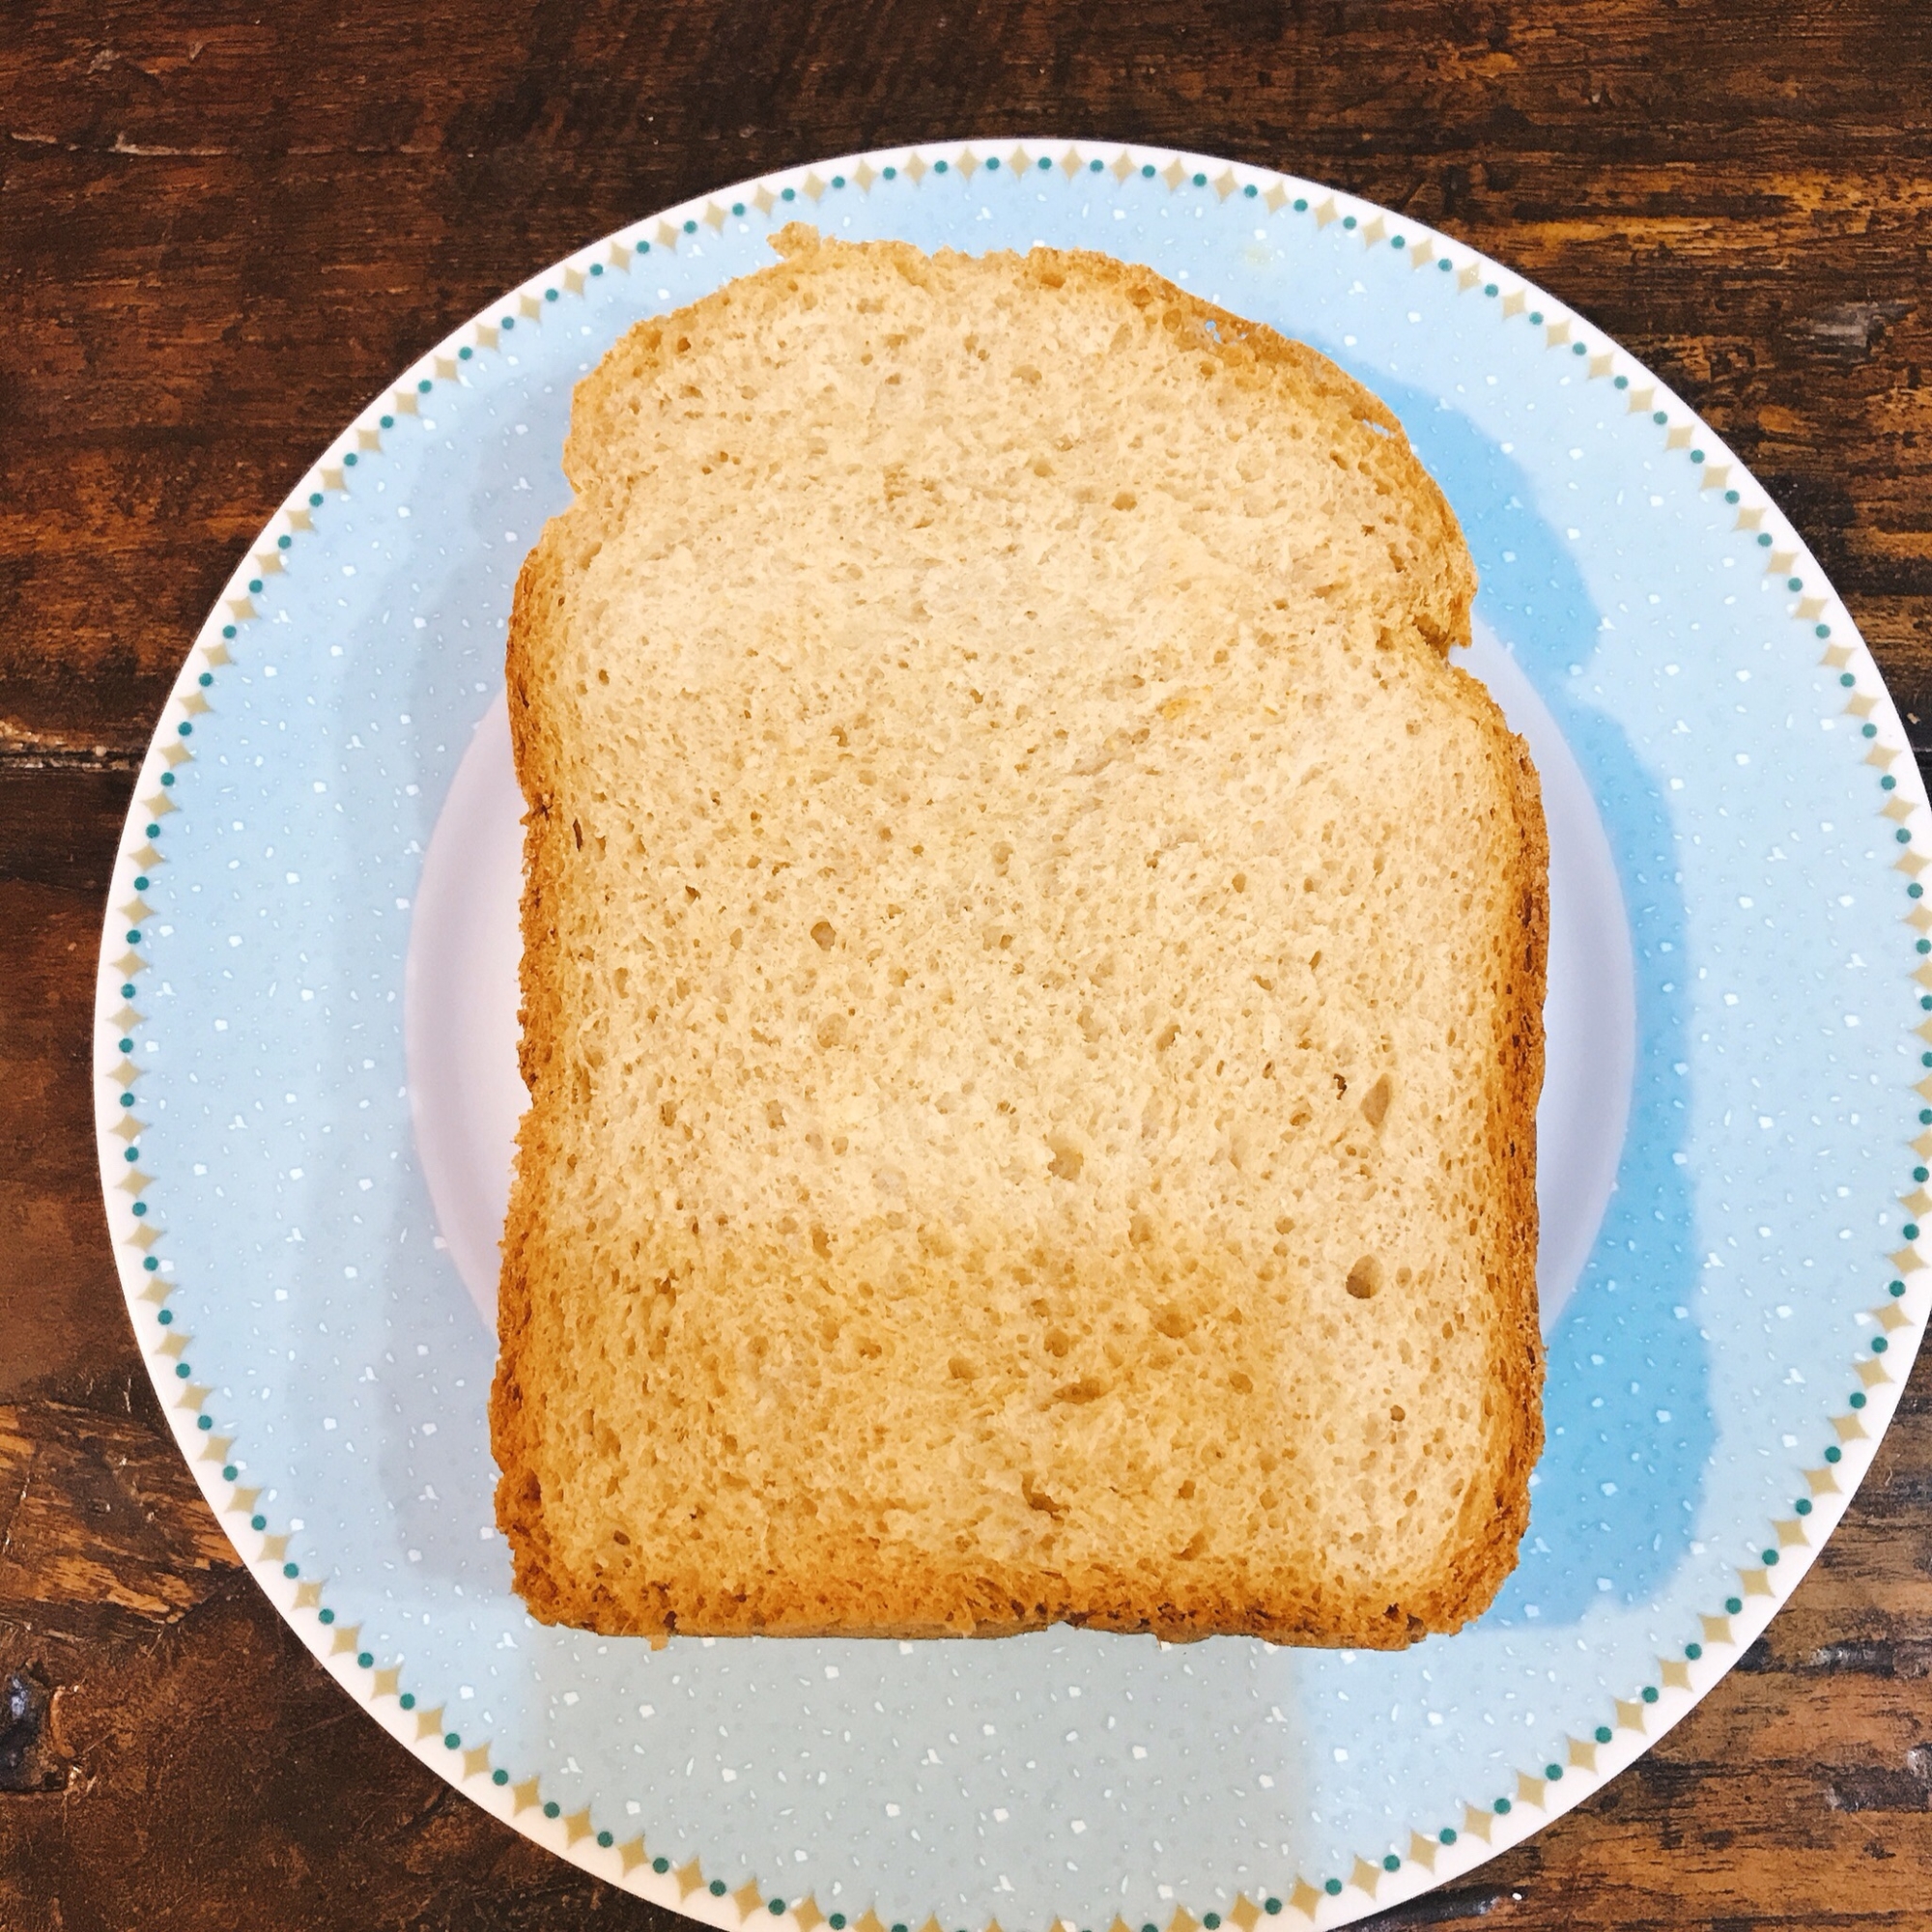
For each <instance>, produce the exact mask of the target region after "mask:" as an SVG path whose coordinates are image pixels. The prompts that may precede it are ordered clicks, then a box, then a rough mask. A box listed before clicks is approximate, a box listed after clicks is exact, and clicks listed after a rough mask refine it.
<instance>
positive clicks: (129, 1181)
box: [121, 1167, 155, 1194]
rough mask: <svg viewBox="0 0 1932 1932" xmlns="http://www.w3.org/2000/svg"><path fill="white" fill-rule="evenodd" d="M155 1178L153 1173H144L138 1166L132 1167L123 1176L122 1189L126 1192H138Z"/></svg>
mask: <svg viewBox="0 0 1932 1932" xmlns="http://www.w3.org/2000/svg"><path fill="white" fill-rule="evenodd" d="M154 1178H155V1177H154V1176H153V1175H152V1174H143V1173H142V1172H141V1170H140V1169H139V1168H138V1167H130V1168H129V1169H128V1172H127V1173H126V1174H124V1175H123V1176H122V1177H121V1191H122V1192H123V1193H124V1194H138V1193H140V1192H141V1190H142V1189H143V1188H144V1187H146V1186H147V1185H148V1184H149V1183H150V1182H151V1181H152V1180H153V1179H154Z"/></svg>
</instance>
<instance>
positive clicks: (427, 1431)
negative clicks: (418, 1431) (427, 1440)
mask: <svg viewBox="0 0 1932 1932" xmlns="http://www.w3.org/2000/svg"><path fill="white" fill-rule="evenodd" d="M423 1434H424V1435H435V1434H436V1424H435V1423H433V1422H425V1423H424V1424H423Z"/></svg>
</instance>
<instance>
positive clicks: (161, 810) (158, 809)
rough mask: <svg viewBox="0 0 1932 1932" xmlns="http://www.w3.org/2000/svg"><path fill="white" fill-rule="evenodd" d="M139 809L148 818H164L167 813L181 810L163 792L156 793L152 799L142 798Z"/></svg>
mask: <svg viewBox="0 0 1932 1932" xmlns="http://www.w3.org/2000/svg"><path fill="white" fill-rule="evenodd" d="M141 807H142V810H145V811H146V812H147V814H148V816H149V817H150V818H165V817H166V816H167V815H168V813H169V812H171V811H179V810H181V807H180V806H178V805H177V804H176V803H175V802H174V800H173V799H171V798H170V797H169V796H168V795H167V793H166V792H164V791H157V792H156V793H155V795H154V796H153V797H152V798H144V799H143V800H142V801H141Z"/></svg>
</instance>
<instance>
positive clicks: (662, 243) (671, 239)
mask: <svg viewBox="0 0 1932 1932" xmlns="http://www.w3.org/2000/svg"><path fill="white" fill-rule="evenodd" d="M651 240H652V241H655V242H656V243H657V244H658V246H659V247H660V248H668V249H669V250H670V252H671V253H672V254H673V255H675V254H676V253H677V230H676V229H675V228H673V227H672V226H671V225H670V223H669V222H668V221H660V222H659V223H658V232H657V233H656V234H655V235H653V236H652V237H651Z"/></svg>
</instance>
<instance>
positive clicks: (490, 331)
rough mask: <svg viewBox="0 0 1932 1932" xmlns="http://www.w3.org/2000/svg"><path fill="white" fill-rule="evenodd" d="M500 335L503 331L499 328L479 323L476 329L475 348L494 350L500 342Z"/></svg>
mask: <svg viewBox="0 0 1932 1932" xmlns="http://www.w3.org/2000/svg"><path fill="white" fill-rule="evenodd" d="M502 335H503V331H502V330H501V329H500V328H497V327H493V326H491V325H490V324H488V323H479V324H478V325H477V327H476V346H477V347H478V348H479V349H494V348H496V346H497V343H498V342H499V341H501V340H502Z"/></svg>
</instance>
